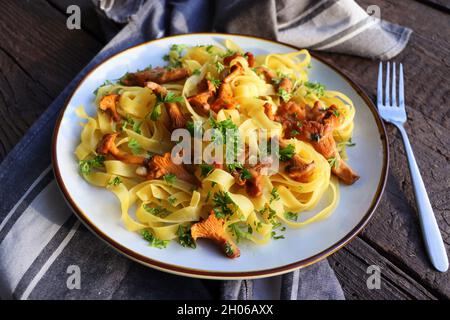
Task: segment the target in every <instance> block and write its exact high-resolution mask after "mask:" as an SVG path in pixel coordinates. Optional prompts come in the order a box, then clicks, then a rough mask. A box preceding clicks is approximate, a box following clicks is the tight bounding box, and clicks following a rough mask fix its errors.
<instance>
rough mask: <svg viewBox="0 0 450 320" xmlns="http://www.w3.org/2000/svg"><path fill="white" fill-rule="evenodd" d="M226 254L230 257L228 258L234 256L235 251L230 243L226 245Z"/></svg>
mask: <svg viewBox="0 0 450 320" xmlns="http://www.w3.org/2000/svg"><path fill="white" fill-rule="evenodd" d="M225 254H226V255H227V256H228V257H231V256H232V255H233V254H234V251H233V247H232V246H231V244H230V243H228V242H227V243H225Z"/></svg>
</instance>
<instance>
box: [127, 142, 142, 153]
mask: <svg viewBox="0 0 450 320" xmlns="http://www.w3.org/2000/svg"><path fill="white" fill-rule="evenodd" d="M128 148H130V149H131V152H133V154H139V153H141V152H142V148H141V145H140V144H139V142H138V141H137V140H136V139H135V138H131V139H130V141H128Z"/></svg>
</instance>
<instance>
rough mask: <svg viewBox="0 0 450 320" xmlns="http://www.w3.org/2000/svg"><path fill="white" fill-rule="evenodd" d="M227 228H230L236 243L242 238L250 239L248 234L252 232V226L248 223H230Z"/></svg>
mask: <svg viewBox="0 0 450 320" xmlns="http://www.w3.org/2000/svg"><path fill="white" fill-rule="evenodd" d="M243 227H245V228H246V230H245V229H244V230H243ZM228 228H229V229H230V231H231V233H232V235H233V236H234V237H235V238H236V242H237V243H239V241H241V240H242V239H250V236H251V234H252V233H253V229H252V227H250V226H249V225H246V226H241V225H240V223H239V222H235V223H233V224H230V225H229V226H228Z"/></svg>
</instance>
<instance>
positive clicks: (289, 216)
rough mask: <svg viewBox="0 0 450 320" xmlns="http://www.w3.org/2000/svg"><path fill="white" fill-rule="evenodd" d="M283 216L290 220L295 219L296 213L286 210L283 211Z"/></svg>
mask: <svg viewBox="0 0 450 320" xmlns="http://www.w3.org/2000/svg"><path fill="white" fill-rule="evenodd" d="M284 217H285V218H286V219H288V220H291V221H297V219H298V213H295V212H291V211H287V212H285V213H284Z"/></svg>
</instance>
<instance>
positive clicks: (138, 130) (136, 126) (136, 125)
mask: <svg viewBox="0 0 450 320" xmlns="http://www.w3.org/2000/svg"><path fill="white" fill-rule="evenodd" d="M141 125H142V122H137V121H134V123H133V131H134V132H136V133H138V134H141V133H142V132H141Z"/></svg>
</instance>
